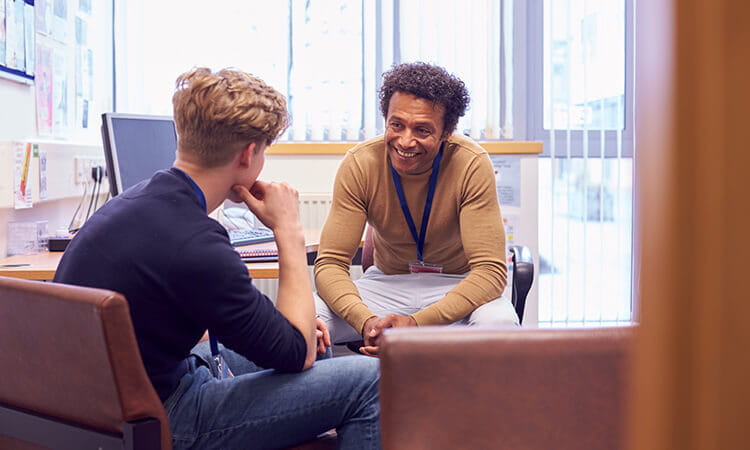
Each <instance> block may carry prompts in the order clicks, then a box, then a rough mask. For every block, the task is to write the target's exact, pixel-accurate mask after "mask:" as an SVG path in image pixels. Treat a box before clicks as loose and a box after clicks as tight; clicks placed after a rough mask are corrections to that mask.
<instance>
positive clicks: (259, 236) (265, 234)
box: [227, 228, 274, 247]
mask: <svg viewBox="0 0 750 450" xmlns="http://www.w3.org/2000/svg"><path fill="white" fill-rule="evenodd" d="M227 232H228V233H229V242H231V243H232V245H233V246H235V247H239V246H241V245H250V244H261V243H263V242H271V241H273V240H274V239H273V231H271V230H269V229H268V228H250V229H244V230H228V231H227Z"/></svg>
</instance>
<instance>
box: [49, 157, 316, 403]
mask: <svg viewBox="0 0 750 450" xmlns="http://www.w3.org/2000/svg"><path fill="white" fill-rule="evenodd" d="M54 281H56V282H60V283H68V284H75V285H79V286H90V287H97V288H104V289H110V290H113V291H116V292H120V293H122V294H123V295H124V296H125V298H126V299H127V300H128V304H129V306H130V315H131V317H132V319H133V326H134V328H135V335H136V338H137V339H138V345H139V347H140V351H141V356H142V358H143V363H144V366H145V368H146V372H147V373H148V375H149V377H150V378H151V382H152V383H153V385H154V388H155V389H156V391H157V393H158V394H159V397H160V398H161V399H162V400H164V399H166V398H167V397H168V396H169V394H171V393H172V392H173V391H174V389H175V388H176V387H177V384H178V382H179V378H180V376H181V375H183V374H184V370H183V369H182V368H183V367H184V363H183V360H184V359H185V358H187V357H188V355H189V353H190V349H191V348H192V347H193V346H194V345H195V344H196V343H197V342H198V340H199V339H200V337H201V336H202V335H203V332H204V331H205V330H206V329H210V330H212V332H213V333H214V334H215V335H216V337H217V338H218V339H219V341H221V342H222V343H223V344H224V345H225V346H226V347H228V348H230V349H232V350H234V351H236V352H238V353H240V354H241V355H243V356H245V357H246V358H248V359H249V360H251V361H253V362H255V363H256V364H258V365H260V366H262V367H266V368H275V369H279V370H283V371H300V370H302V367H303V365H304V360H305V353H306V346H305V340H304V337H303V336H302V334H301V333H300V332H299V330H297V329H296V328H295V327H294V326H292V325H291V323H289V321H287V320H286V318H285V317H284V316H282V315H281V313H279V312H278V310H276V308H275V307H274V306H273V304H272V303H271V301H270V300H269V299H268V298H267V297H266V296H265V295H263V294H262V293H261V292H259V291H258V290H257V289H256V288H255V287H254V286H253V285H252V280H251V279H250V276H249V275H248V273H247V268H246V267H245V264H244V263H243V262H242V260H241V259H240V257H239V255H238V254H237V252H236V251H235V250H234V249H233V248H232V245H231V244H230V242H229V238H228V236H227V233H226V231H225V229H224V227H222V226H221V225H220V224H219V223H218V222H216V221H215V220H213V219H212V218H210V217H208V215H206V211H205V210H204V208H203V206H202V205H201V203H200V201H199V200H198V198H197V195H196V193H195V192H194V191H193V189H192V187H191V184H190V181H189V180H188V178H187V177H186V176H185V175H184V174H183V173H181V172H180V171H178V170H176V169H174V168H172V169H169V170H164V171H160V172H157V173H156V174H154V176H153V177H152V178H151V179H150V180H147V181H144V182H142V183H140V184H138V185H136V186H134V187H133V188H131V189H128V190H127V191H125V192H124V193H122V194H120V195H119V196H117V197H115V198H113V199H112V200H110V201H108V202H107V203H106V204H105V205H104V206H102V208H100V209H99V210H98V211H97V212H96V213H95V214H94V215H93V216H92V217H91V218H90V219H89V220H88V221H87V222H86V224H85V225H84V226H83V227H82V228H81V230H80V231H78V233H77V234H76V236H75V238H74V239H73V241H72V242H71V243H70V245H69V246H68V248H67V249H66V250H65V253H64V255H63V258H62V260H61V261H60V265H59V267H58V268H57V272H56V273H55V279H54ZM81 357H82V358H83V357H85V355H81Z"/></svg>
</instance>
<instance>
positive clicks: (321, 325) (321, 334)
mask: <svg viewBox="0 0 750 450" xmlns="http://www.w3.org/2000/svg"><path fill="white" fill-rule="evenodd" d="M315 337H316V338H317V339H318V344H317V347H318V353H320V354H321V355H322V354H323V353H325V352H326V349H327V348H328V347H330V346H331V335H330V333H328V327H327V326H326V323H325V322H323V321H322V320H320V318H316V319H315Z"/></svg>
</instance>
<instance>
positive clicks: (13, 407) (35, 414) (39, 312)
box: [0, 277, 336, 450]
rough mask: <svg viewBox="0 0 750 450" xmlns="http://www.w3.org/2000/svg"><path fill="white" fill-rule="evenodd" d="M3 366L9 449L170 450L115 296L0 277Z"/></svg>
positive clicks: (315, 443)
mask: <svg viewBox="0 0 750 450" xmlns="http://www.w3.org/2000/svg"><path fill="white" fill-rule="evenodd" d="M0 367H2V368H3V375H2V376H0V448H2V449H32V448H34V449H38V448H40V446H41V447H46V448H56V449H88V448H90V449H130V450H138V449H141V450H142V449H147V450H157V449H161V450H170V449H171V448H172V435H171V432H170V428H169V422H168V419H167V415H166V411H165V410H164V407H163V405H162V403H161V401H160V400H159V397H158V396H157V394H156V391H155V390H154V388H153V386H152V385H151V382H150V380H149V378H148V376H147V375H146V371H145V369H144V367H143V363H142V361H141V355H140V351H139V350H138V344H137V342H136V338H135V333H134V331H133V325H132V322H131V320H130V311H129V308H128V304H127V302H126V301H125V298H124V297H123V296H122V295H120V294H118V293H115V292H112V291H106V290H102V289H91V288H84V287H79V286H69V285H64V284H59V283H43V282H39V281H27V280H20V279H13V278H6V277H0ZM335 441H336V434H335V432H333V431H331V432H329V433H327V434H324V435H322V436H321V437H319V438H318V439H314V440H312V441H309V442H307V443H304V444H301V445H299V446H296V447H293V448H294V449H297V450H309V449H320V450H322V449H332V448H334V447H335Z"/></svg>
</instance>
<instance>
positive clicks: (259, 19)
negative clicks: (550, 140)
mask: <svg viewBox="0 0 750 450" xmlns="http://www.w3.org/2000/svg"><path fill="white" fill-rule="evenodd" d="M512 3H513V2H512V1H510V0H508V1H490V0H477V1H472V2H468V3H466V4H459V3H458V2H454V1H451V0H429V1H428V0H403V1H398V0H383V1H379V2H374V1H364V0H290V1H288V2H267V1H262V0H253V1H241V2H240V1H236V2H222V3H219V4H211V5H210V6H209V5H208V4H207V3H206V2H199V1H197V0H162V1H159V2H148V1H145V0H130V1H128V2H127V3H125V2H124V1H119V2H117V5H116V10H115V14H116V15H115V17H116V19H115V23H116V30H115V36H116V38H115V47H116V54H117V55H118V61H117V66H116V67H117V73H116V82H117V89H116V92H117V94H118V97H117V99H116V109H117V111H119V112H130V113H145V114H161V115H163V114H171V92H172V91H173V89H174V80H175V79H176V78H177V76H178V75H179V74H180V73H182V72H185V71H186V70H189V69H190V68H191V67H193V66H195V65H198V66H207V67H210V68H212V69H219V68H222V67H228V66H233V67H237V68H239V69H242V70H245V71H248V72H251V73H253V74H255V75H257V76H259V77H261V78H263V79H264V80H265V81H266V82H268V83H269V84H271V85H272V86H274V87H275V88H276V89H278V90H280V91H281V92H283V93H285V94H286V96H287V99H288V102H289V107H290V110H291V113H292V117H293V123H292V126H291V127H290V129H289V131H288V132H287V134H286V136H284V137H283V139H288V140H295V141H302V140H312V141H324V140H325V141H339V140H350V141H357V140H360V139H363V138H367V137H372V136H375V135H377V134H379V133H382V131H383V125H382V119H381V118H380V117H381V114H380V111H379V102H378V99H377V89H378V87H379V83H380V79H381V74H382V73H383V71H385V70H387V69H388V68H390V67H391V65H392V64H393V63H394V62H406V61H418V60H421V61H427V62H433V63H437V64H440V65H442V66H444V67H446V69H447V70H449V71H450V72H453V73H455V74H457V75H458V76H459V77H461V78H462V79H463V80H464V82H465V83H466V84H467V87H468V88H469V91H470V93H473V94H474V95H472V105H471V110H470V111H469V113H468V114H467V116H466V117H464V118H462V119H461V122H460V123H459V127H460V130H461V131H463V132H466V133H467V134H470V135H471V136H473V137H475V138H477V139H497V138H508V137H511V136H512V121H511V120H512V118H513V114H510V113H509V112H510V111H511V109H512V107H513V102H512V97H513V95H512V92H513V90H512V81H513V77H512V69H511V68H512V66H511V65H510V64H509V63H510V62H511V61H512V60H513V58H512V56H511V52H512V42H513V41H512V39H511V37H510V31H512V9H511V8H512ZM503 31H505V32H503ZM506 35H507V36H508V37H507V38H506V37H505V36H506ZM167 56H168V57H167ZM501 67H508V68H507V69H505V70H501ZM480 92H481V95H480V94H478V93H480Z"/></svg>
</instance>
